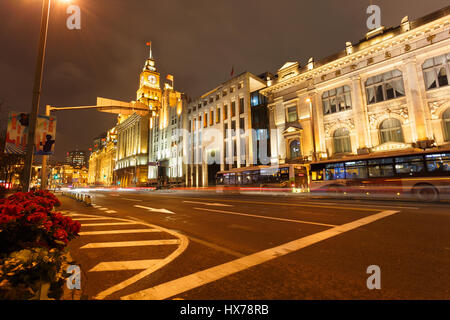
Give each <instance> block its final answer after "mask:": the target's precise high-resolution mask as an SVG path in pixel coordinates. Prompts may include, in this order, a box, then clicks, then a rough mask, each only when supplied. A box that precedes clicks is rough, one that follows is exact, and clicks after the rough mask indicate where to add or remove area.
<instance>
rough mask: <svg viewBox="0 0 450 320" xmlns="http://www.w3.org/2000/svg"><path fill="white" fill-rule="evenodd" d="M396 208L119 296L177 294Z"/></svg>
mask: <svg viewBox="0 0 450 320" xmlns="http://www.w3.org/2000/svg"><path fill="white" fill-rule="evenodd" d="M398 212H399V211H390V210H389V211H383V212H379V213H376V214H373V215H370V216H367V217H364V218H362V219H358V220H355V221H353V222H350V223H346V224H343V225H340V226H337V227H334V228H331V229H328V230H325V231H322V232H318V233H315V234H312V235H309V236H306V237H303V238H300V239H297V240H294V241H291V242H288V243H285V244H282V245H280V246H277V247H274V248H270V249H267V250H263V251H260V252H257V253H254V254H251V255H249V256H246V257H243V258H240V259H236V260H233V261H230V262H227V263H224V264H221V265H218V266H215V267H212V268H209V269H206V270H203V271H199V272H196V273H193V274H190V275H188V276H185V277H181V278H178V279H175V280H172V281H169V282H166V283H163V284H160V285H157V286H155V287H152V288H149V289H145V290H142V291H138V292H136V293H133V294H130V295H126V296H123V297H121V299H122V300H163V299H168V298H170V297H173V296H176V295H179V294H181V293H184V292H186V291H189V290H192V289H195V288H198V287H201V286H204V285H206V284H208V283H211V282H214V281H217V280H219V279H222V278H225V277H228V276H230V275H232V274H235V273H238V272H240V271H243V270H246V269H249V268H251V267H254V266H257V265H260V264H263V263H265V262H268V261H271V260H274V259H276V258H278V257H281V256H285V255H287V254H289V253H292V252H295V251H298V250H301V249H303V248H306V247H309V246H311V245H313V244H316V243H318V242H321V241H324V240H327V239H330V238H333V237H335V236H338V235H341V234H343V233H345V232H348V231H351V230H354V229H357V228H359V227H361V226H364V225H367V224H370V223H373V222H375V221H377V220H380V219H383V218H386V217H389V216H392V215H394V214H396V213H398Z"/></svg>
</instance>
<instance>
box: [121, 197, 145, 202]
mask: <svg viewBox="0 0 450 320" xmlns="http://www.w3.org/2000/svg"><path fill="white" fill-rule="evenodd" d="M120 199H123V200H129V201H137V202H142V201H144V200H141V199H131V198H120Z"/></svg>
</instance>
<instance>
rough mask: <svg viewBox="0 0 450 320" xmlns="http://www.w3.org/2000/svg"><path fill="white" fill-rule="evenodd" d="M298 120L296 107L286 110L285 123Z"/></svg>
mask: <svg viewBox="0 0 450 320" xmlns="http://www.w3.org/2000/svg"><path fill="white" fill-rule="evenodd" d="M297 120H298V113H297V107H291V108H288V109H287V122H294V121H297Z"/></svg>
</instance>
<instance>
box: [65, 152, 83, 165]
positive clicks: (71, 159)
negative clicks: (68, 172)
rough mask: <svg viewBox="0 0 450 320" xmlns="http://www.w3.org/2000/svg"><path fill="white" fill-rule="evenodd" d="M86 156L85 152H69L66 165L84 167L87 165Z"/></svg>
mask: <svg viewBox="0 0 450 320" xmlns="http://www.w3.org/2000/svg"><path fill="white" fill-rule="evenodd" d="M86 155H87V153H86V152H85V151H80V150H74V151H70V152H67V156H66V163H67V164H70V165H71V166H73V167H84V166H86V165H87V161H86V159H87V158H86Z"/></svg>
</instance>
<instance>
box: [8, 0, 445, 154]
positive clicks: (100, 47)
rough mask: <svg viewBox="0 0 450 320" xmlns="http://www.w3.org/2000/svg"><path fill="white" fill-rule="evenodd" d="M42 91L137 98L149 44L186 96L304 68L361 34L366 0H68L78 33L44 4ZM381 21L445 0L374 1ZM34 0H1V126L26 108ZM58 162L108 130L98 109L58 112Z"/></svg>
mask: <svg viewBox="0 0 450 320" xmlns="http://www.w3.org/2000/svg"><path fill="white" fill-rule="evenodd" d="M52 2H53V5H52V10H51V17H50V25H49V34H48V43H47V56H46V61H45V62H46V63H45V71H44V80H43V88H42V90H43V94H42V97H41V112H42V113H43V112H44V106H45V105H46V104H51V105H54V106H80V105H95V103H96V97H106V98H111V99H118V100H123V101H131V100H134V99H135V98H136V90H137V89H138V82H139V73H140V72H141V70H142V67H143V65H144V62H145V59H146V58H147V56H148V50H147V47H146V46H145V44H146V42H147V41H152V42H153V54H154V57H155V59H156V64H157V68H158V71H159V72H160V73H161V74H162V79H164V78H165V76H166V74H173V75H174V78H175V88H176V89H177V90H178V91H181V92H185V93H187V94H188V95H189V96H191V97H195V96H198V95H200V94H202V93H205V92H206V91H208V90H210V89H213V88H214V87H216V86H217V85H219V84H220V83H222V82H224V81H226V80H228V79H229V78H230V72H231V68H232V66H233V65H234V71H235V75H237V74H239V73H241V72H244V71H249V72H252V73H254V74H260V73H263V72H265V71H270V72H273V73H275V72H276V71H277V70H278V69H279V68H280V67H281V66H282V65H283V64H284V63H285V62H287V61H299V62H300V64H301V65H305V64H306V62H307V61H308V59H309V58H310V57H314V58H315V59H316V60H319V59H321V58H324V57H327V56H329V55H331V54H333V53H336V52H338V51H341V50H343V49H344V48H345V42H346V41H351V42H353V43H355V42H357V41H359V40H360V39H362V38H364V35H365V33H366V32H367V27H366V19H367V17H368V16H367V15H366V13H365V12H366V8H367V6H368V5H369V4H370V2H371V1H369V0H316V1H305V0H303V1H300V0H289V1H288V0H277V1H274V0H228V1H222V0H209V1H207V0H161V1H152V0H73V1H72V2H73V3H74V4H77V5H79V6H80V7H81V11H82V12H81V17H82V22H81V30H75V31H70V30H68V29H67V28H66V19H67V17H68V15H67V14H66V8H67V6H68V5H67V4H63V3H58V0H52ZM372 2H373V4H377V5H379V6H380V7H381V9H382V24H383V25H385V26H386V27H390V26H397V25H399V24H400V21H401V19H402V18H403V17H404V16H406V15H408V16H409V18H410V20H412V19H416V18H418V17H421V16H424V15H426V14H428V13H431V12H433V11H436V10H438V9H441V8H443V7H445V6H446V5H448V0H427V1H423V0H378V1H377V0H373V1H372ZM41 5H42V1H41V0H0V48H1V50H0V102H1V101H4V104H3V107H2V109H1V118H2V122H1V123H2V128H1V129H2V130H5V129H4V128H3V126H4V125H5V124H4V122H5V121H4V120H5V118H6V116H7V111H8V110H15V111H29V110H30V108H31V97H32V87H33V77H34V69H35V63H36V56H37V46H38V38H39V27H40V19H41ZM57 117H58V127H57V137H56V141H57V142H56V159H57V160H60V161H61V160H64V156H65V153H66V152H67V151H69V150H73V149H75V148H79V149H82V150H83V149H84V150H87V149H88V148H89V146H90V145H92V139H93V138H94V137H96V136H98V135H99V134H100V133H102V132H104V131H106V130H107V129H109V128H111V127H112V126H114V124H115V123H116V117H115V116H114V115H110V114H106V113H100V112H97V111H65V112H59V113H57Z"/></svg>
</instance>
